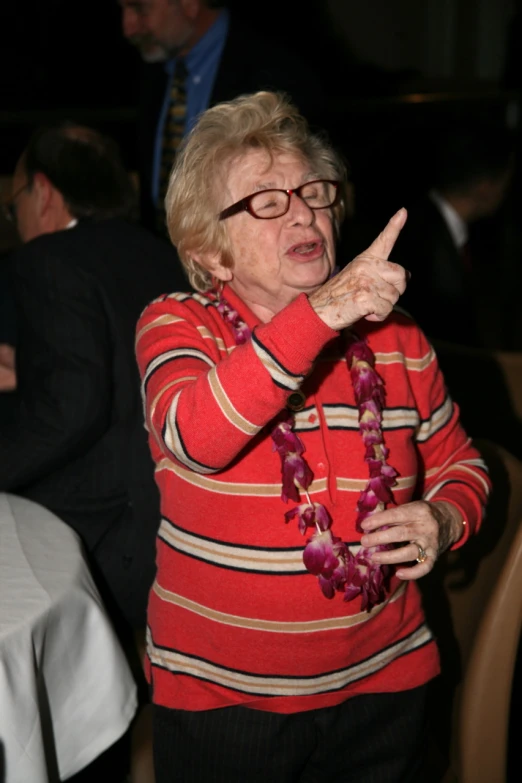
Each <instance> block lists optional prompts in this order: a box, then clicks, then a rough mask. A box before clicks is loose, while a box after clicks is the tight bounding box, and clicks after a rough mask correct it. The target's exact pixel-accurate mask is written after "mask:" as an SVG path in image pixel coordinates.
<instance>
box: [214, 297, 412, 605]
mask: <svg viewBox="0 0 522 783" xmlns="http://www.w3.org/2000/svg"><path fill="white" fill-rule="evenodd" d="M213 293H214V294H215V296H216V299H217V304H216V306H217V310H218V312H219V313H220V314H221V316H222V317H223V319H224V320H225V321H226V322H227V323H228V324H229V325H230V327H231V328H232V331H233V332H234V336H235V339H236V345H242V344H244V343H246V342H247V340H248V339H249V338H250V334H251V332H250V329H249V327H248V326H247V325H246V323H245V322H244V321H243V320H242V319H241V317H240V315H239V313H238V312H237V311H236V310H234V309H233V307H231V305H230V304H229V303H228V302H227V301H226V300H225V299H223V297H222V296H221V293H220V291H219V290H214V291H213ZM346 361H347V365H348V367H349V370H350V377H351V379H352V384H353V389H354V393H355V401H356V403H357V407H358V409H359V432H360V433H361V437H362V441H363V444H364V447H365V455H364V459H365V462H366V463H367V464H368V469H369V473H370V478H369V481H368V483H367V485H366V487H365V488H364V489H363V490H362V492H361V494H360V496H359V499H358V501H357V519H356V527H357V530H358V531H359V532H361V531H362V528H361V526H360V525H361V522H362V521H363V520H364V519H366V517H368V516H370V515H371V514H373V513H375V512H376V511H382V510H384V508H385V507H386V504H387V503H393V495H392V491H391V488H392V487H393V486H394V485H395V484H396V483H397V482H396V480H395V477H396V476H397V471H396V470H395V469H394V468H392V467H391V465H388V463H387V462H386V460H387V458H388V453H389V451H388V449H387V448H386V446H385V445H384V440H383V435H382V428H381V424H382V409H383V406H384V385H383V382H382V379H381V378H380V376H379V375H378V374H377V372H376V370H375V356H374V355H373V352H372V350H371V349H370V347H369V346H368V344H367V343H366V341H365V340H363V339H360V338H358V337H357V336H355V335H354V336H353V337H352V342H351V343H350V345H349V347H348V350H347V351H346ZM292 398H294V401H293V400H292ZM295 398H297V400H295ZM287 404H288V406H289V407H290V408H291V410H289V411H285V413H284V414H283V415H282V418H281V419H280V420H278V422H277V423H276V424H275V426H274V427H273V429H272V432H271V437H272V441H273V449H274V451H277V453H278V454H279V456H280V458H281V473H282V478H283V485H282V490H281V499H282V500H283V502H284V503H286V502H288V500H293V501H294V502H295V503H298V504H299V505H297V506H295V507H294V508H292V509H291V510H290V511H287V512H286V514H285V522H287V523H288V522H290V521H291V520H292V519H294V517H297V524H298V528H299V532H300V533H301V534H302V535H303V536H304V535H306V532H307V529H308V528H312V529H314V531H315V532H314V533H313V534H312V535H311V536H310V538H309V539H308V541H307V543H306V546H305V548H304V552H303V562H304V565H305V567H306V569H307V570H308V571H309V572H310V573H311V574H314V575H315V576H317V578H318V581H319V586H320V588H321V590H322V592H323V594H324V595H325V596H326V598H333V597H334V595H335V593H336V592H344V600H345V601H351V600H353V599H354V598H356V597H357V596H359V595H360V596H361V608H362V610H363V611H364V610H367V611H369V610H370V609H372V607H374V606H375V605H376V604H379V603H381V602H382V601H384V599H385V596H386V588H387V582H388V580H389V577H390V575H391V568H390V567H389V566H386V565H379V564H377V563H373V562H372V561H371V559H370V555H371V553H372V552H376V551H383V550H385V549H388V548H389V547H388V546H387V545H386V546H377V547H372V548H371V549H367V548H365V547H363V546H361V547H360V548H359V550H358V552H357V554H355V555H354V554H353V553H352V552H351V550H350V549H349V548H348V547H347V546H346V544H345V543H344V542H343V541H342V540H341V539H340V538H339V537H338V536H336V535H334V534H333V533H332V529H331V528H332V518H331V516H330V514H329V512H328V510H327V509H326V508H325V507H324V506H323V505H322V504H321V503H313V502H312V501H311V500H310V496H309V494H308V487H309V486H310V484H311V483H312V481H313V477H314V475H313V473H312V470H311V469H310V466H309V465H308V463H307V461H306V460H305V458H304V457H303V453H304V451H305V447H304V445H303V442H302V441H301V439H300V438H299V437H298V435H296V433H295V432H294V430H293V428H294V423H295V421H294V416H293V414H292V410H301V409H302V408H303V407H304V395H303V394H302V392H297V393H294V394H291V395H290V397H289V400H288V403H287ZM300 493H303V494H304V496H305V497H306V502H301V495H300Z"/></svg>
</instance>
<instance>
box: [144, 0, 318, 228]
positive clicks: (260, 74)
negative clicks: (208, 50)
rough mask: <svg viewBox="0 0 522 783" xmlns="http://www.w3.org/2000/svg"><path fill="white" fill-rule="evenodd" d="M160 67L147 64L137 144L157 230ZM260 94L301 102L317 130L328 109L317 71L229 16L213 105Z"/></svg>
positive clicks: (149, 218) (147, 219) (148, 221)
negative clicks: (154, 185)
mask: <svg viewBox="0 0 522 783" xmlns="http://www.w3.org/2000/svg"><path fill="white" fill-rule="evenodd" d="M167 81H168V80H167V75H166V72H165V68H164V65H163V64H162V63H159V64H155V65H144V66H143V68H142V81H141V87H140V103H139V107H138V134H139V138H138V144H139V167H140V183H141V198H142V202H141V210H142V220H143V223H144V224H145V225H147V226H149V227H150V228H153V227H154V221H155V205H154V204H153V203H152V199H151V195H150V188H151V184H150V183H151V179H152V161H153V156H154V148H155V144H156V131H157V125H158V120H159V115H160V112H161V108H162V105H163V101H164V98H165V91H166V89H167ZM257 90H281V91H284V92H286V93H287V94H288V95H289V96H290V97H291V98H292V99H293V101H294V102H295V103H296V104H297V106H298V107H299V109H300V110H301V112H302V113H303V114H304V115H305V116H306V117H307V119H308V120H309V121H310V122H311V123H312V125H313V126H317V127H318V126H321V125H324V124H327V122H325V116H324V111H325V106H324V101H323V92H322V90H321V86H320V80H319V77H318V75H317V73H316V71H315V70H314V69H313V68H311V67H310V66H309V65H307V64H306V63H303V62H302V60H300V59H298V58H296V56H295V55H294V53H293V52H292V51H291V50H286V49H285V48H284V47H283V46H281V44H280V43H279V42H277V41H274V40H267V39H266V37H265V36H262V35H260V34H258V33H256V32H255V31H254V30H253V29H251V28H250V27H246V26H245V25H244V24H242V23H240V22H238V21H237V20H236V19H234V18H233V14H231V17H230V24H229V30H228V35H227V39H226V41H225V46H224V48H223V54H222V56H221V61H220V64H219V67H218V71H217V74H216V79H215V82H214V87H213V90H212V94H211V98H210V104H209V106H215V105H216V104H217V103H221V102H222V101H229V100H232V99H233V98H236V97H237V96H238V95H243V94H245V93H252V92H256V91H257Z"/></svg>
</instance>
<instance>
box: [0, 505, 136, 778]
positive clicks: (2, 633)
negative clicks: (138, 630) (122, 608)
mask: <svg viewBox="0 0 522 783" xmlns="http://www.w3.org/2000/svg"><path fill="white" fill-rule="evenodd" d="M136 706H137V695H136V686H135V683H134V679H133V677H132V674H131V672H130V669H129V667H128V665H127V662H126V659H125V657H124V654H123V651H122V649H121V647H120V645H119V642H118V640H117V638H116V636H115V634H114V631H113V630H112V626H111V625H110V623H109V620H108V618H107V615H106V612H105V610H104V608H103V605H102V602H101V599H100V597H99V594H98V591H97V589H96V587H95V585H94V583H93V580H92V577H91V574H90V572H89V569H88V567H87V565H86V562H85V560H84V557H83V554H82V547H81V544H80V541H79V539H78V537H77V535H76V533H74V531H72V530H71V528H69V527H68V526H67V525H65V524H64V523H63V522H61V521H60V520H59V519H58V518H57V517H55V516H54V515H53V514H51V513H50V512H49V511H47V510H46V509H44V508H43V507H42V506H40V505H38V504H36V503H32V502H31V501H28V500H25V499H23V498H19V497H16V496H14V495H9V494H2V493H0V783H55V782H56V781H59V780H64V779H66V778H68V777H70V776H71V775H73V774H74V773H76V772H78V771H79V770H81V769H83V767H85V766H87V765H88V764H89V763H90V762H91V761H93V760H94V759H95V758H96V757H97V756H99V755H100V753H102V752H103V751H104V750H106V749H107V748H108V747H110V745H112V744H113V743H114V742H115V741H116V740H117V739H118V738H119V737H121V736H122V734H123V733H124V732H125V731H126V729H127V728H128V726H129V724H130V722H131V720H132V718H133V716H134V714H135V711H136Z"/></svg>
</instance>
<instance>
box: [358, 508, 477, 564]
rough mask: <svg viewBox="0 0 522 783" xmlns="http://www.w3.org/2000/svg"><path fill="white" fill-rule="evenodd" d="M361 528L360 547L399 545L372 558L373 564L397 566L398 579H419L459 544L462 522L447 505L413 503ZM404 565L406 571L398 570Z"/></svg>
mask: <svg viewBox="0 0 522 783" xmlns="http://www.w3.org/2000/svg"><path fill="white" fill-rule="evenodd" d="M384 527H386V529H385V530H384V529H383V528H384ZM362 528H363V529H364V531H365V532H364V535H363V537H362V538H361V544H362V545H363V546H364V547H372V546H377V545H379V544H395V545H399V546H395V547H394V548H392V549H390V550H386V551H382V552H375V553H374V554H372V561H373V562H374V563H382V564H386V565H394V566H400V567H399V568H398V569H397V571H396V574H397V576H398V577H399V579H419V577H421V576H425V575H426V574H427V573H428V572H429V571H431V569H432V568H433V566H434V565H435V561H436V560H437V558H438V556H439V555H440V554H441V553H442V552H444V551H445V550H446V549H449V547H450V546H451V545H452V544H454V543H455V542H456V541H458V540H459V538H460V537H461V535H462V532H463V528H464V522H463V520H462V516H461V514H460V513H459V511H458V509H456V508H455V506H453V505H452V504H451V503H447V502H446V501H442V500H441V501H437V502H434V503H430V502H428V501H425V500H417V501H414V502H413V503H405V504H404V505H403V506H396V507H394V508H390V509H387V510H386V511H380V512H378V513H376V514H372V516H371V517H367V518H366V519H365V520H364V522H363V523H362ZM404 563H408V564H409V565H408V567H407V568H403V567H402V565H403V564H404ZM412 564H413V565H412Z"/></svg>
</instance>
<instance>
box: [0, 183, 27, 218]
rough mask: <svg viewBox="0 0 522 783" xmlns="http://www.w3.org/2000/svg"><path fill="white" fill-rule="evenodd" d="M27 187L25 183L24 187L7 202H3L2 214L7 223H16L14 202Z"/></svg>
mask: <svg viewBox="0 0 522 783" xmlns="http://www.w3.org/2000/svg"><path fill="white" fill-rule="evenodd" d="M28 187H29V182H26V183H25V185H22V187H21V188H18V190H17V191H16V193H13V195H12V196H11V198H10V199H8V200H7V201H4V203H3V204H2V212H3V213H4V216H5V219H6V220H8V221H9V223H16V200H17V198H18V196H19V195H20V193H23V192H24V190H26V188H28Z"/></svg>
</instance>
